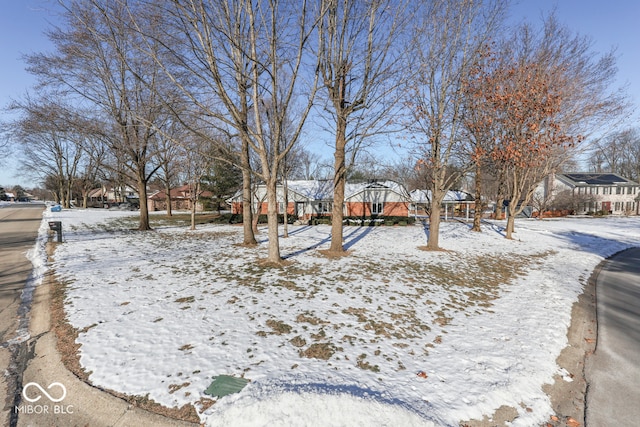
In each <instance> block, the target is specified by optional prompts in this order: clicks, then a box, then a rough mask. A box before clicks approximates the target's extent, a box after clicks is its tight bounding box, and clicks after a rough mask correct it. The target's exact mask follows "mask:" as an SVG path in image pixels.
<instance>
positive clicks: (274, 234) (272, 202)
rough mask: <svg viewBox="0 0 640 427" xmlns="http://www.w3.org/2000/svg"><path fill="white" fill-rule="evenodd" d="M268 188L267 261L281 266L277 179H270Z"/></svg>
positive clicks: (267, 184)
mask: <svg viewBox="0 0 640 427" xmlns="http://www.w3.org/2000/svg"><path fill="white" fill-rule="evenodd" d="M266 187H267V224H268V229H269V231H268V233H267V235H268V238H269V251H268V253H269V254H268V256H267V261H268V262H270V263H274V264H280V262H281V261H282V258H280V243H279V240H278V197H277V181H276V179H275V178H273V179H270V180H269V182H267V183H266Z"/></svg>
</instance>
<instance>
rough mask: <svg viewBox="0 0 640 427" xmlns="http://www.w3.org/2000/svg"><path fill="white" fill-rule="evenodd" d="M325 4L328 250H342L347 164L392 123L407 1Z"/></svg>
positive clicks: (321, 50) (322, 54) (325, 0)
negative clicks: (330, 153)
mask: <svg viewBox="0 0 640 427" xmlns="http://www.w3.org/2000/svg"><path fill="white" fill-rule="evenodd" d="M321 4H322V9H323V12H324V15H323V16H322V19H321V23H320V27H319V29H318V35H319V41H318V57H319V58H320V73H321V78H322V82H323V83H324V87H325V89H326V97H327V102H326V106H325V108H326V110H327V111H328V112H329V113H330V114H331V117H332V121H333V131H334V132H335V143H334V147H333V148H334V171H333V175H334V178H333V185H334V193H333V208H332V212H331V218H332V219H331V246H330V248H329V252H332V253H343V252H344V249H343V246H342V237H343V236H342V223H343V217H344V196H345V194H344V192H345V184H346V177H347V170H348V167H349V166H350V165H351V164H353V162H354V161H355V158H356V156H357V154H358V151H359V150H360V148H362V145H363V144H364V143H365V142H367V141H369V142H370V140H371V137H373V136H375V135H379V134H382V133H384V132H388V131H390V129H391V128H392V126H391V125H392V123H393V121H392V117H391V115H392V111H393V109H394V108H395V107H396V106H397V104H396V101H397V96H396V95H397V92H396V91H395V89H396V88H397V85H398V83H399V80H398V79H399V71H400V66H402V64H403V60H404V52H405V50H404V48H403V47H401V43H402V42H403V41H404V40H405V39H404V37H402V35H401V30H402V29H403V28H405V27H404V24H405V21H404V19H405V17H406V16H407V15H408V14H405V12H406V9H405V8H406V2H404V1H400V2H398V1H392V0H374V1H368V2H358V1H350V0H322V1H321ZM348 157H350V158H348Z"/></svg>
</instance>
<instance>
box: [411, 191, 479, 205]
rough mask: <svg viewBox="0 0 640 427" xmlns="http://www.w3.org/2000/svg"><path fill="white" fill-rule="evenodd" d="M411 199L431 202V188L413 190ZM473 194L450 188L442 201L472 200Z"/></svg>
mask: <svg viewBox="0 0 640 427" xmlns="http://www.w3.org/2000/svg"><path fill="white" fill-rule="evenodd" d="M410 195H411V201H412V202H414V203H431V190H413V191H412V192H411V193H410ZM472 200H473V196H472V195H471V194H469V193H467V192H466V191H457V190H449V191H447V194H445V196H444V199H442V201H443V202H444V203H458V202H466V201H472Z"/></svg>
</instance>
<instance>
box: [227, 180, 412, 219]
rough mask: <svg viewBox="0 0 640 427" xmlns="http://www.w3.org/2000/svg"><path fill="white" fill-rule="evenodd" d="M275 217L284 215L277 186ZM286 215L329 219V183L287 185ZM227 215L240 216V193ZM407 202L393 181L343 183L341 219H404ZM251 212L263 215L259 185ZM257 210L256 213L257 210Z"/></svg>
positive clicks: (262, 191) (263, 190) (262, 189)
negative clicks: (280, 214) (392, 217)
mask: <svg viewBox="0 0 640 427" xmlns="http://www.w3.org/2000/svg"><path fill="white" fill-rule="evenodd" d="M277 191H278V213H284V210H285V202H284V185H279V186H278V189H277ZM287 193H288V197H287V199H288V204H287V206H286V209H287V214H288V215H290V216H294V217H296V218H297V219H298V220H300V221H307V220H309V219H312V218H321V217H330V216H331V211H332V208H333V181H332V180H299V181H295V180H292V181H287ZM228 202H229V203H230V204H231V212H232V213H234V214H240V213H242V193H241V192H238V193H236V194H235V195H234V196H233V197H232V198H231V199H229V200H228ZM410 203H411V198H410V196H409V193H408V192H407V191H406V190H405V188H404V186H402V185H401V184H398V183H397V182H394V181H367V182H362V183H347V184H346V186H345V208H344V215H345V216H347V217H390V216H395V217H401V216H404V217H408V216H409V204H410ZM254 204H255V206H254V209H255V211H256V212H259V213H261V214H266V213H267V208H268V203H267V202H266V188H265V186H264V185H259V186H258V188H257V189H256V191H255V199H254ZM258 208H259V209H258Z"/></svg>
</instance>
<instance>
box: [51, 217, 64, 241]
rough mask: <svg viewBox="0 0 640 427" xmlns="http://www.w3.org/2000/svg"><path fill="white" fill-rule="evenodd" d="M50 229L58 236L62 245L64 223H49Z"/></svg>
mask: <svg viewBox="0 0 640 427" xmlns="http://www.w3.org/2000/svg"><path fill="white" fill-rule="evenodd" d="M49 229H50V230H51V231H55V232H56V234H57V235H58V242H60V243H62V221H49Z"/></svg>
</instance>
